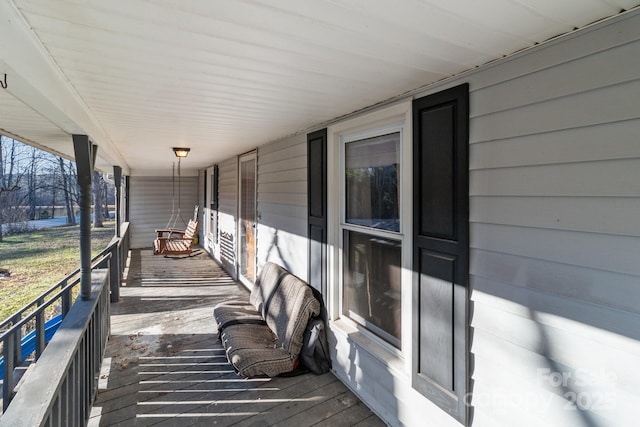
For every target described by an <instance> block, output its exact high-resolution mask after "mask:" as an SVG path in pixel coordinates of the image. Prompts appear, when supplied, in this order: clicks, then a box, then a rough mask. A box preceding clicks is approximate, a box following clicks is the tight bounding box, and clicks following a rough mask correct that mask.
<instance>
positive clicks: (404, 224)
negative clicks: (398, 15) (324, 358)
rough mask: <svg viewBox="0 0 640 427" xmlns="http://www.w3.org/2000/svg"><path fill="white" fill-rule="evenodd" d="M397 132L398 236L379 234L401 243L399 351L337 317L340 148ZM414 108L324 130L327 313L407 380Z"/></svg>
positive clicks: (385, 111) (397, 107)
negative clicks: (397, 364)
mask: <svg viewBox="0 0 640 427" xmlns="http://www.w3.org/2000/svg"><path fill="white" fill-rule="evenodd" d="M398 130H399V131H400V156H401V157H400V165H401V167H400V176H399V177H398V178H399V184H400V185H399V187H400V188H399V189H398V190H399V198H400V232H388V231H381V233H382V234H381V236H384V237H388V238H392V239H399V240H401V242H402V252H401V253H402V255H401V256H402V276H401V280H402V299H401V313H402V339H401V347H400V349H398V348H396V347H394V346H393V345H392V344H390V343H388V342H386V341H385V340H383V339H382V338H380V337H378V336H377V335H375V334H373V333H372V332H370V331H367V330H366V329H365V328H364V327H361V326H360V325H358V324H356V323H355V322H353V321H351V320H350V319H348V318H347V317H346V316H342V315H341V307H342V287H341V281H342V271H343V265H342V263H343V251H342V247H343V241H342V239H343V236H342V230H343V229H344V228H345V221H344V209H343V206H342V205H343V203H344V201H343V196H344V192H343V188H344V177H343V172H344V154H343V153H344V143H345V142H350V141H354V140H360V139H364V138H368V137H371V136H376V135H383V134H385V133H391V132H395V131H398ZM412 135H413V130H412V104H411V101H405V102H402V103H399V104H396V105H393V106H391V107H387V108H384V109H381V110H377V111H374V112H371V113H368V114H366V115H363V116H360V117H356V118H353V119H350V120H347V121H344V122H341V123H338V124H335V125H333V126H331V127H330V128H329V129H328V136H329V140H328V146H327V168H328V179H327V181H328V182H327V188H328V194H329V195H334V196H330V197H329V198H328V199H329V200H328V209H327V224H328V234H327V237H328V254H327V255H328V264H329V265H328V268H329V275H328V295H327V297H326V300H327V310H328V314H329V319H330V320H331V321H332V325H333V326H334V327H337V328H340V329H345V328H348V331H346V330H345V331H344V332H345V333H346V332H348V333H349V334H350V335H349V336H352V335H351V334H352V333H353V331H354V330H355V331H357V334H360V335H361V336H362V337H363V338H364V339H360V340H355V341H359V342H366V343H369V345H367V346H366V347H365V348H364V349H365V350H367V351H369V352H370V353H371V354H373V355H374V356H376V357H378V358H379V359H381V360H387V361H388V360H389V358H390V357H391V358H392V359H393V358H395V359H396V360H397V361H398V362H400V364H401V366H403V368H404V369H403V372H404V374H406V375H408V374H409V373H410V368H411V354H412V347H411V345H412V343H411V337H412V330H411V327H412V322H411V307H412V304H411V295H412V292H411V286H412V279H413V273H412V255H413V254H412V250H411V248H412V241H411V236H412V221H413V217H412V215H413V208H412V204H411V195H412V194H413V186H412V170H413V168H412V165H413V162H412V149H411V147H412V143H413V142H412ZM346 228H347V229H352V230H356V231H358V229H360V227H358V226H357V225H353V224H347V225H346ZM366 232H367V233H370V234H376V233H377V232H378V230H375V229H371V228H369V227H366Z"/></svg>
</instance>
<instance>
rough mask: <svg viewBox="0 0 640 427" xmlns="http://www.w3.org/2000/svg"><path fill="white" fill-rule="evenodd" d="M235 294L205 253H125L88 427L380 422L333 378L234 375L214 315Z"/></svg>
mask: <svg viewBox="0 0 640 427" xmlns="http://www.w3.org/2000/svg"><path fill="white" fill-rule="evenodd" d="M232 298H244V299H246V298H248V292H247V290H246V289H245V288H244V287H243V286H242V285H240V284H238V283H237V282H235V281H233V280H232V279H231V278H230V277H229V276H228V275H227V274H226V273H225V272H224V270H222V269H221V268H220V267H219V266H218V265H217V264H216V263H215V262H214V261H213V260H212V259H211V258H210V257H209V256H208V255H207V254H206V253H204V252H203V251H202V250H197V251H196V252H195V253H194V255H193V256H191V257H176V258H165V257H162V256H153V255H152V253H151V250H135V251H132V256H131V259H130V264H129V268H128V275H127V277H126V280H125V281H124V282H123V287H122V288H121V289H120V301H119V302H118V303H115V304H112V305H111V337H110V339H109V343H108V345H107V349H106V352H105V362H104V363H103V367H102V372H101V376H100V385H101V386H100V389H99V391H98V395H97V397H96V401H95V403H94V407H93V411H92V417H91V419H90V422H89V425H90V426H112V425H122V426H125V425H136V426H152V425H162V426H173V425H175V426H208V425H212V424H215V425H219V426H256V425H263V426H264V425H291V426H293V425H295V426H312V425H320V426H322V425H327V426H329V425H331V426H334V425H335V426H352V425H356V424H359V425H367V424H369V425H384V423H382V422H381V421H380V420H379V419H378V418H377V417H376V416H375V415H374V414H373V413H372V412H371V411H370V410H369V409H368V408H367V407H366V406H365V405H364V404H363V403H362V402H361V401H360V400H358V398H357V397H356V396H355V395H354V394H353V393H352V392H351V391H350V390H348V389H347V388H346V387H345V386H344V384H342V383H341V382H340V381H338V380H337V379H336V377H335V376H334V375H333V374H331V373H329V374H325V375H320V376H316V375H312V374H306V375H300V376H297V377H282V378H281V377H278V378H254V379H245V378H242V377H240V376H238V375H237V374H235V372H234V371H233V368H232V366H231V365H230V364H229V363H228V362H227V360H226V357H225V354H224V349H223V348H222V346H221V344H220V341H219V340H218V338H217V332H218V331H217V326H216V323H215V320H214V318H213V315H212V311H213V307H214V306H215V305H216V304H217V303H219V302H221V301H225V300H229V299H232ZM367 420H368V421H370V422H369V423H367Z"/></svg>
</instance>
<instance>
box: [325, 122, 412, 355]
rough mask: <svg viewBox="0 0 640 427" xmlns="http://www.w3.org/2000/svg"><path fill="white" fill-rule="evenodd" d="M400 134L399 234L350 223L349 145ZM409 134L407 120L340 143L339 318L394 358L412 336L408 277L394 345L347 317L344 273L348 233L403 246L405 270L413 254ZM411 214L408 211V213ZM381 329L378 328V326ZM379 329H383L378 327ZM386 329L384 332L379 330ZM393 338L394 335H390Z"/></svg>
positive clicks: (403, 285)
mask: <svg viewBox="0 0 640 427" xmlns="http://www.w3.org/2000/svg"><path fill="white" fill-rule="evenodd" d="M396 132H397V133H399V147H398V178H397V179H398V188H397V192H398V218H399V230H398V231H391V230H385V229H381V228H375V227H369V226H365V225H358V224H354V223H350V222H347V220H346V209H347V200H346V145H347V144H348V143H350V142H357V141H361V140H364V139H369V138H375V137H377V136H383V135H388V134H392V133H396ZM406 132H407V124H406V122H405V121H404V120H401V121H398V120H395V121H393V120H391V121H389V122H387V123H386V124H378V125H375V124H373V125H370V126H367V127H365V128H363V129H360V130H358V131H355V132H344V133H341V134H340V135H339V143H338V157H339V161H338V165H339V166H338V167H339V174H338V175H339V180H338V185H339V198H338V199H339V201H338V223H337V232H338V236H337V237H338V244H339V248H340V256H339V260H338V264H339V272H338V277H337V283H338V287H337V293H338V295H337V299H338V307H337V311H336V315H337V317H338V318H339V319H340V320H342V321H344V322H346V323H347V324H349V325H350V326H352V327H353V328H355V329H357V330H358V331H359V332H360V333H362V334H363V335H365V336H366V337H367V338H369V339H370V340H371V341H373V342H375V343H376V344H377V345H379V346H381V347H382V348H384V349H386V350H387V351H388V352H390V353H392V354H396V355H398V356H401V355H402V353H403V351H404V349H405V346H406V345H407V343H408V342H409V341H408V338H409V337H408V336H407V333H408V332H409V331H407V328H406V327H405V322H406V321H410V320H411V319H407V318H406V316H407V313H405V310H404V308H405V306H406V303H405V298H406V296H405V294H406V293H411V288H410V286H411V284H410V283H406V282H407V280H406V277H405V276H404V275H403V274H401V275H400V290H401V296H400V316H401V319H400V324H401V337H400V339H399V340H398V342H397V343H393V342H392V341H393V340H387V339H385V338H384V337H382V336H381V335H379V334H377V333H376V332H375V331H374V330H372V329H370V328H367V327H366V326H365V325H363V324H361V323H359V322H357V321H355V320H354V319H352V318H350V317H349V316H347V315H345V314H343V309H344V273H345V268H346V265H345V263H346V261H345V256H346V248H345V238H344V234H345V231H353V232H356V233H361V234H364V235H369V236H373V237H380V238H384V239H388V240H393V241H397V242H398V243H399V245H400V260H401V264H402V265H401V266H400V267H401V269H404V268H405V262H406V257H407V256H410V255H411V254H410V252H411V251H410V250H408V248H409V247H408V246H406V245H408V244H410V243H409V242H408V241H407V236H408V234H407V233H408V230H409V229H410V227H411V225H410V224H409V223H408V222H410V221H407V215H410V214H411V212H410V211H411V208H410V206H409V207H404V206H403V201H404V200H406V197H408V196H409V195H410V194H411V191H412V190H411V189H410V188H407V187H408V186H407V185H406V182H405V179H404V177H405V176H406V172H407V171H406V170H405V169H406V168H411V164H410V162H409V161H408V159H406V158H405V154H406V150H410V149H411V146H408V147H407V146H406V144H407V142H406V141H405V138H406ZM407 210H408V211H407ZM376 327H377V325H376ZM377 328H379V327H377ZM379 329H382V328H379ZM389 335H390V334H389Z"/></svg>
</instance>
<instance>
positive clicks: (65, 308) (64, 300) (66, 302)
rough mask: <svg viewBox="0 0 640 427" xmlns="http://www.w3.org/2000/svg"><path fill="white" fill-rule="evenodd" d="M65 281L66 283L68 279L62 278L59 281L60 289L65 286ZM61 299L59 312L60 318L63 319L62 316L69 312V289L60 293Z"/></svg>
mask: <svg viewBox="0 0 640 427" xmlns="http://www.w3.org/2000/svg"><path fill="white" fill-rule="evenodd" d="M67 283H68V280H67V279H64V280H63V281H62V282H61V289H64V288H66V287H67ZM61 300H62V307H61V313H62V318H63V319H64V317H65V316H66V315H67V313H68V312H69V309H70V308H71V289H67V290H66V291H65V292H63V293H62V297H61Z"/></svg>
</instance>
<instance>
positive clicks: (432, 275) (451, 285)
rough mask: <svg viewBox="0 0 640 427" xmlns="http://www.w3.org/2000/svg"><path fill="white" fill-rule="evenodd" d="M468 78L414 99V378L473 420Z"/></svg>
mask: <svg viewBox="0 0 640 427" xmlns="http://www.w3.org/2000/svg"><path fill="white" fill-rule="evenodd" d="M468 122H469V86H468V85H467V84H464V85H461V86H457V87H454V88H452V89H448V90H445V91H442V92H439V93H436V94H434V95H430V96H426V97H424V98H420V99H417V100H415V101H414V103H413V132H414V141H413V144H414V147H413V158H414V160H413V161H414V164H413V168H414V169H413V171H414V172H413V173H414V196H413V209H414V214H413V218H414V219H413V270H414V286H413V304H414V306H413V330H414V335H413V343H414V346H413V348H414V354H413V356H414V357H413V383H414V387H415V388H416V389H417V390H418V391H420V392H421V393H422V394H424V395H425V396H427V397H428V398H429V399H430V400H432V401H433V402H434V403H436V404H437V405H438V406H440V407H441V408H442V409H444V410H445V411H447V412H449V413H450V414H451V415H452V416H453V417H455V418H456V419H458V420H459V421H460V422H462V423H463V424H466V423H467V408H466V406H465V394H466V393H467V390H468V327H467V323H468V314H467V313H468V303H467V301H468V275H469V162H468V151H469V150H468V140H469V130H468Z"/></svg>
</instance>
